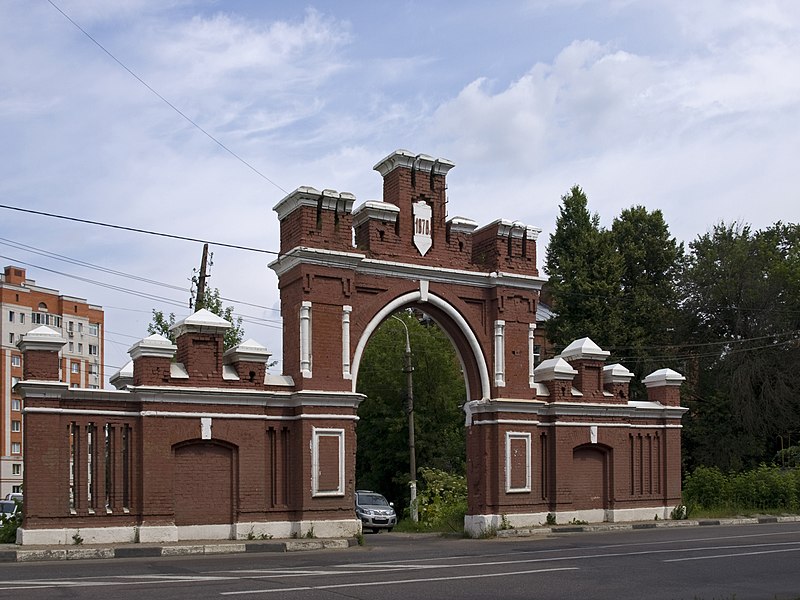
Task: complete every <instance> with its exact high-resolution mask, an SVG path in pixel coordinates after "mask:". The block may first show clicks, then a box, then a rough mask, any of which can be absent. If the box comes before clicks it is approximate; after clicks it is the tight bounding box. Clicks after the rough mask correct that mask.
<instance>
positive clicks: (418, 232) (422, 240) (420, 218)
mask: <svg viewBox="0 0 800 600" xmlns="http://www.w3.org/2000/svg"><path fill="white" fill-rule="evenodd" d="M412 207H413V209H414V245H415V246H416V247H417V250H419V253H420V254H421V255H422V256H425V254H426V253H427V252H428V250H430V249H431V246H432V245H433V238H432V237H431V225H432V222H431V216H432V214H433V213H432V211H431V207H430V205H429V204H428V203H427V202H422V201H419V202H414V204H413V205H412Z"/></svg>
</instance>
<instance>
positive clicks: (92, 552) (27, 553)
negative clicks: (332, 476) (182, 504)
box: [0, 539, 357, 562]
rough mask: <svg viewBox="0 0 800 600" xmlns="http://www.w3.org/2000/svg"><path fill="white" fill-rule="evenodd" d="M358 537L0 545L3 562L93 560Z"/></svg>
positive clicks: (284, 547)
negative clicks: (70, 544)
mask: <svg viewBox="0 0 800 600" xmlns="http://www.w3.org/2000/svg"><path fill="white" fill-rule="evenodd" d="M356 544H357V542H356V540H355V539H289V540H213V541H184V542H175V543H169V544H103V545H85V546H84V545H73V546H18V545H16V544H0V562H30V561H39V560H92V559H99V558H152V557H158V556H187V555H190V554H236V553H240V552H300V551H304V550H325V549H346V548H349V547H351V546H354V545H356Z"/></svg>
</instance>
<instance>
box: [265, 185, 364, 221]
mask: <svg viewBox="0 0 800 600" xmlns="http://www.w3.org/2000/svg"><path fill="white" fill-rule="evenodd" d="M355 200H356V197H355V196H354V195H353V194H351V193H350V192H337V191H336V190H322V191H321V192H320V191H319V190H318V189H316V188H313V187H310V186H307V185H304V186H301V187H299V188H297V189H296V190H294V191H293V192H290V193H289V194H287V195H286V196H285V197H283V198H282V199H281V200H280V201H279V202H278V203H277V204H276V205H275V206H273V207H272V210H274V211H275V212H276V213H278V220H279V221H283V219H284V218H286V217H287V216H288V215H290V214H291V213H293V212H294V211H295V210H297V209H298V208H300V207H301V206H310V207H312V208H317V207H318V206H321V207H322V209H323V210H338V209H339V208H341V210H342V212H343V213H344V214H347V213H349V212H351V211H352V210H353V203H354V202H355Z"/></svg>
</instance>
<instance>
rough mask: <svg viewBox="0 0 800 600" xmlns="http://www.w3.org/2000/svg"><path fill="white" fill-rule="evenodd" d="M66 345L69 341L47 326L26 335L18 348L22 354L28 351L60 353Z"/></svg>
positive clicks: (18, 343) (37, 328)
mask: <svg viewBox="0 0 800 600" xmlns="http://www.w3.org/2000/svg"><path fill="white" fill-rule="evenodd" d="M66 343H67V340H65V339H64V338H63V337H62V335H61V334H60V333H59V332H58V331H56V330H54V329H50V328H49V327H48V326H47V325H40V326H39V327H36V328H35V329H31V330H30V331H29V332H27V333H26V334H24V335H23V336H22V339H21V340H20V341H18V342H17V348H19V349H20V351H21V352H27V351H28V350H44V351H48V352H58V351H59V350H61V348H62V347H63V346H64V344H66Z"/></svg>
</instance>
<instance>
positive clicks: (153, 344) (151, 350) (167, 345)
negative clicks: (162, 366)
mask: <svg viewBox="0 0 800 600" xmlns="http://www.w3.org/2000/svg"><path fill="white" fill-rule="evenodd" d="M177 349H178V347H177V346H176V345H175V344H173V343H172V342H171V341H169V340H168V339H167V338H165V337H164V336H163V335H160V334H158V333H154V334H152V335H150V336H148V337H146V338H144V339H143V340H139V341H138V342H136V343H135V344H134V345H133V346H131V347H130V348H129V349H128V354H129V355H130V357H131V358H132V359H134V360H136V359H137V358H141V357H142V356H152V357H157V358H169V359H171V358H172V357H173V356H175V351H176V350H177Z"/></svg>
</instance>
